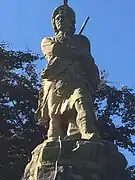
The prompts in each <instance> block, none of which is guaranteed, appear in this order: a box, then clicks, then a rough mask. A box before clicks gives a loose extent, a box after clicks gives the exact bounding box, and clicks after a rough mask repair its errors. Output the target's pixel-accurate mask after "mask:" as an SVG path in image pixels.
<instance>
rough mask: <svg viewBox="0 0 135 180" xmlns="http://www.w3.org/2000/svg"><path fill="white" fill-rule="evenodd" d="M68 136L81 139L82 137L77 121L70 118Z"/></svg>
mask: <svg viewBox="0 0 135 180" xmlns="http://www.w3.org/2000/svg"><path fill="white" fill-rule="evenodd" d="M67 136H68V138H72V139H74V138H77V139H80V138H81V134H80V131H79V128H78V126H77V124H76V122H73V121H70V120H69V125H68V130H67Z"/></svg>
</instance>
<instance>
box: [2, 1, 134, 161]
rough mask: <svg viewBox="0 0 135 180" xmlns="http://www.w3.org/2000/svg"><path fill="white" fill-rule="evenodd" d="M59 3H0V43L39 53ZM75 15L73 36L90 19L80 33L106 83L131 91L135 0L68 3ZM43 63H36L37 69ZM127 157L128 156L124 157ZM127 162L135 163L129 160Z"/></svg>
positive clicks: (131, 159)
mask: <svg viewBox="0 0 135 180" xmlns="http://www.w3.org/2000/svg"><path fill="white" fill-rule="evenodd" d="M62 2H63V0H22V1H20V0H0V9H1V10H0V17H1V27H0V41H3V40H4V41H6V42H8V43H12V45H11V47H12V48H14V49H18V50H25V49H26V48H28V49H30V50H32V51H34V52H37V53H41V50H40V42H41V40H42V39H43V38H44V37H45V36H53V35H54V33H53V29H52V26H51V14H52V11H53V10H54V9H55V8H56V7H57V6H59V5H61V4H62ZM69 5H70V6H72V8H73V9H74V10H75V12H76V16H77V24H76V33H77V32H79V29H80V27H81V25H82V23H83V21H84V20H85V18H86V16H90V20H89V22H88V24H87V27H86V28H85V30H84V32H83V34H84V35H86V36H87V37H88V38H89V39H90V41H91V49H92V55H93V57H94V58H95V61H96V64H97V65H98V66H99V68H100V69H104V70H106V72H107V73H108V74H109V81H114V82H118V83H120V84H122V85H128V86H129V87H132V88H134V89H135V80H134V77H135V54H134V53H135V45H134V43H135V0H102V1H101V0H69ZM44 66H45V62H44V63H42V64H39V65H38V67H39V70H40V71H41V70H42V68H44ZM127 157H129V155H127ZM129 162H130V163H132V164H133V163H135V160H133V157H131V156H130V158H129Z"/></svg>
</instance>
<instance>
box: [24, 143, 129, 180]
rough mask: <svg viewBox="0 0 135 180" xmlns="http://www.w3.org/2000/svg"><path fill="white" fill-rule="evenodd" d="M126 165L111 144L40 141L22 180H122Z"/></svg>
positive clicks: (124, 177)
mask: <svg viewBox="0 0 135 180" xmlns="http://www.w3.org/2000/svg"><path fill="white" fill-rule="evenodd" d="M126 165H127V161H126V159H125V157H124V156H123V155H122V154H121V153H120V152H118V149H117V146H116V145H114V144H112V143H108V142H91V141H86V140H64V141H52V142H47V141H44V142H43V143H42V144H40V145H39V146H38V147H37V148H36V149H35V150H34V151H33V153H32V160H31V162H30V163H29V164H28V165H27V166H26V169H25V173H24V180H114V179H115V180H124V179H125V180H126V171H125V167H126Z"/></svg>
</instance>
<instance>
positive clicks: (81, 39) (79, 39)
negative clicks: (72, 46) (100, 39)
mask: <svg viewBox="0 0 135 180" xmlns="http://www.w3.org/2000/svg"><path fill="white" fill-rule="evenodd" d="M73 38H74V39H76V40H77V41H80V42H82V43H86V44H90V41H89V39H88V38H87V37H86V36H84V35H78V34H75V35H74V36H73Z"/></svg>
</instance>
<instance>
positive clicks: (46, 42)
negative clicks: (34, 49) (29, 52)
mask: <svg viewBox="0 0 135 180" xmlns="http://www.w3.org/2000/svg"><path fill="white" fill-rule="evenodd" d="M53 42H55V37H45V38H43V39H42V41H41V46H42V45H45V44H48V43H53Z"/></svg>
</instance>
